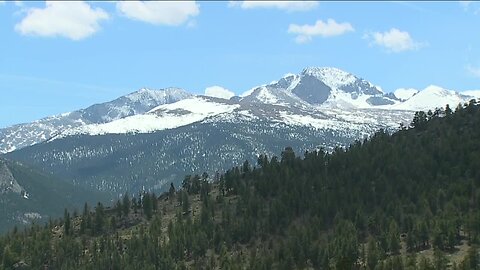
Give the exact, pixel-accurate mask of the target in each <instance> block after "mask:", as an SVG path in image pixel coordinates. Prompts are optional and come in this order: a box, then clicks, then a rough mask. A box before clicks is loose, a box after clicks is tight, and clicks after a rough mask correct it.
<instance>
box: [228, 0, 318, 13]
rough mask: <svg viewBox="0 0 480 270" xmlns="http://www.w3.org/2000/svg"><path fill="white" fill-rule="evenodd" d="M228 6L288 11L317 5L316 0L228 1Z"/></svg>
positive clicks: (304, 9) (308, 8) (301, 9)
mask: <svg viewBox="0 0 480 270" xmlns="http://www.w3.org/2000/svg"><path fill="white" fill-rule="evenodd" d="M228 5H229V6H230V7H235V6H239V7H241V8H242V9H254V8H276V9H281V10H285V11H289V12H294V11H308V10H312V9H314V8H316V7H317V6H318V2H317V1H230V2H229V3H228Z"/></svg>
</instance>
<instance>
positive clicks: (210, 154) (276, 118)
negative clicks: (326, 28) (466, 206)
mask: <svg viewBox="0 0 480 270" xmlns="http://www.w3.org/2000/svg"><path fill="white" fill-rule="evenodd" d="M178 91H180V90H178ZM155 93H156V92H155ZM180 93H183V95H174V96H175V97H177V99H178V101H176V102H170V103H169V101H166V100H165V99H161V102H157V101H158V100H159V99H158V98H155V99H154V100H155V101H156V102H157V103H162V102H163V103H162V104H160V105H157V106H153V104H154V103H155V102H153V103H151V106H148V107H149V109H148V110H147V109H145V110H146V111H145V112H143V113H138V114H134V115H131V116H125V117H123V118H120V119H115V120H113V118H112V117H110V118H109V120H111V121H108V122H107V121H106V120H102V121H97V122H94V123H83V124H81V125H78V126H75V127H72V128H68V129H63V130H61V131H59V132H58V133H57V135H56V136H54V137H52V138H50V140H48V141H44V142H42V143H38V144H36V145H33V146H30V147H25V148H22V149H19V150H17V151H13V152H10V153H8V154H6V157H8V158H10V159H13V160H18V161H21V162H23V163H25V164H31V165H33V166H35V167H37V168H39V169H42V170H44V171H46V172H49V173H54V174H56V175H58V176H59V177H62V178H63V179H65V181H69V182H73V183H75V184H78V185H81V186H83V187H86V188H94V189H97V190H101V191H105V192H109V193H110V196H111V197H115V196H117V195H118V194H119V193H125V192H129V193H137V192H138V191H140V190H153V191H157V192H158V191H164V190H165V189H166V188H168V187H169V183H170V182H173V183H174V184H175V185H179V184H180V182H181V181H182V177H183V175H184V174H185V173H191V174H202V173H203V171H201V170H206V171H207V172H208V173H209V174H213V173H215V172H217V171H222V170H224V169H226V168H229V167H231V166H233V165H234V164H238V163H241V162H243V161H244V160H247V159H249V160H250V162H255V160H254V159H253V158H252V157H254V156H256V155H260V154H269V155H271V154H274V153H278V152H279V151H280V150H281V148H282V147H283V146H285V145H290V146H292V147H293V148H294V149H295V151H297V152H304V151H306V150H311V149H318V148H324V149H326V150H327V151H333V150H334V149H335V148H336V147H343V146H346V145H348V144H350V143H352V142H353V141H355V140H363V139H364V138H366V137H369V136H371V135H372V134H373V133H374V132H375V131H377V130H379V129H386V130H391V131H393V130H397V129H398V128H399V127H400V125H401V124H402V125H403V126H408V125H409V124H410V122H411V121H412V118H413V115H414V111H415V110H418V109H424V108H427V109H430V108H431V109H434V108H435V107H443V106H444V105H445V104H447V103H450V104H452V105H453V106H456V105H457V104H458V102H466V101H468V100H470V99H471V98H472V97H471V96H465V95H461V94H458V93H456V92H453V91H449V90H445V89H439V88H438V87H430V88H427V89H425V90H423V91H420V92H419V93H416V94H414V95H413V96H411V97H410V98H408V99H407V100H404V101H402V100H401V99H400V98H397V97H396V96H395V95H394V94H390V93H389V94H386V93H384V92H383V91H382V89H381V88H380V87H377V86H375V85H374V84H372V83H370V82H368V81H366V80H364V79H362V78H359V77H357V76H355V75H352V74H349V73H347V72H345V71H341V70H339V69H336V68H315V67H312V68H306V69H304V70H303V71H302V72H301V73H299V74H287V75H286V76H284V77H282V78H281V79H279V80H278V81H275V82H272V83H270V84H265V85H262V86H259V87H254V88H252V89H251V90H249V91H247V92H246V93H245V94H243V95H241V96H239V97H232V98H230V99H222V98H215V97H208V96H201V95H196V96H194V95H189V94H188V93H186V92H184V91H181V92H180ZM162 95H164V94H162ZM148 96H155V95H154V94H153V93H151V92H149V94H148V95H147V97H148ZM127 100H131V98H127ZM170 101H172V100H170ZM137 102H140V103H141V104H144V103H145V102H144V101H143V97H141V98H139V99H138V100H137ZM124 103H126V102H122V103H121V104H124ZM453 106H452V108H453ZM117 107H119V105H116V106H114V108H117ZM143 108H146V107H143ZM123 115H126V114H123Z"/></svg>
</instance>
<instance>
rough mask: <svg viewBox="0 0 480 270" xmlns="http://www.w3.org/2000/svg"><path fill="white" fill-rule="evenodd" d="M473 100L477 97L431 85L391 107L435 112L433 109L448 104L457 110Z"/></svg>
mask: <svg viewBox="0 0 480 270" xmlns="http://www.w3.org/2000/svg"><path fill="white" fill-rule="evenodd" d="M472 98H475V97H474V96H470V95H464V94H462V93H458V92H455V91H453V90H448V89H444V88H442V87H440V86H436V85H430V86H428V87H427V88H425V89H423V90H422V91H418V92H417V93H415V94H414V95H412V96H411V97H410V98H408V99H407V100H405V101H404V102H402V103H398V104H395V105H393V106H391V108H392V109H398V110H410V111H427V110H432V111H433V109H435V108H437V107H445V106H446V105H447V104H448V105H449V106H450V107H452V108H455V107H456V106H457V105H458V104H459V103H462V104H463V103H465V102H468V101H469V100H471V99H472Z"/></svg>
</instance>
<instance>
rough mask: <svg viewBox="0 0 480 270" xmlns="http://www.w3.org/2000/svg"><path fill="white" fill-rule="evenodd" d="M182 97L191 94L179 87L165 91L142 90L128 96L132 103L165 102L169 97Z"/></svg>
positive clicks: (164, 89) (165, 89)
mask: <svg viewBox="0 0 480 270" xmlns="http://www.w3.org/2000/svg"><path fill="white" fill-rule="evenodd" d="M169 96H170V97H174V98H175V97H181V98H187V97H190V96H191V94H190V93H188V92H187V91H186V90H184V89H182V88H177V87H169V88H163V89H158V90H157V89H150V88H141V89H139V90H137V91H135V92H133V93H130V94H128V95H126V96H125V97H127V98H128V99H130V100H131V101H142V100H151V99H153V100H164V99H166V98H167V97H169Z"/></svg>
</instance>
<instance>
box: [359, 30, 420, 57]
mask: <svg viewBox="0 0 480 270" xmlns="http://www.w3.org/2000/svg"><path fill="white" fill-rule="evenodd" d="M364 38H366V39H370V40H372V43H373V44H375V45H378V46H382V47H385V48H386V49H387V50H388V51H390V52H395V53H398V52H403V51H409V50H418V49H420V48H421V47H423V46H425V44H424V43H420V42H416V41H414V40H413V39H412V37H411V36H410V34H409V33H408V32H406V31H400V30H398V29H397V28H392V29H390V30H389V31H386V32H383V33H381V32H373V33H369V34H366V35H365V36H364Z"/></svg>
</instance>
